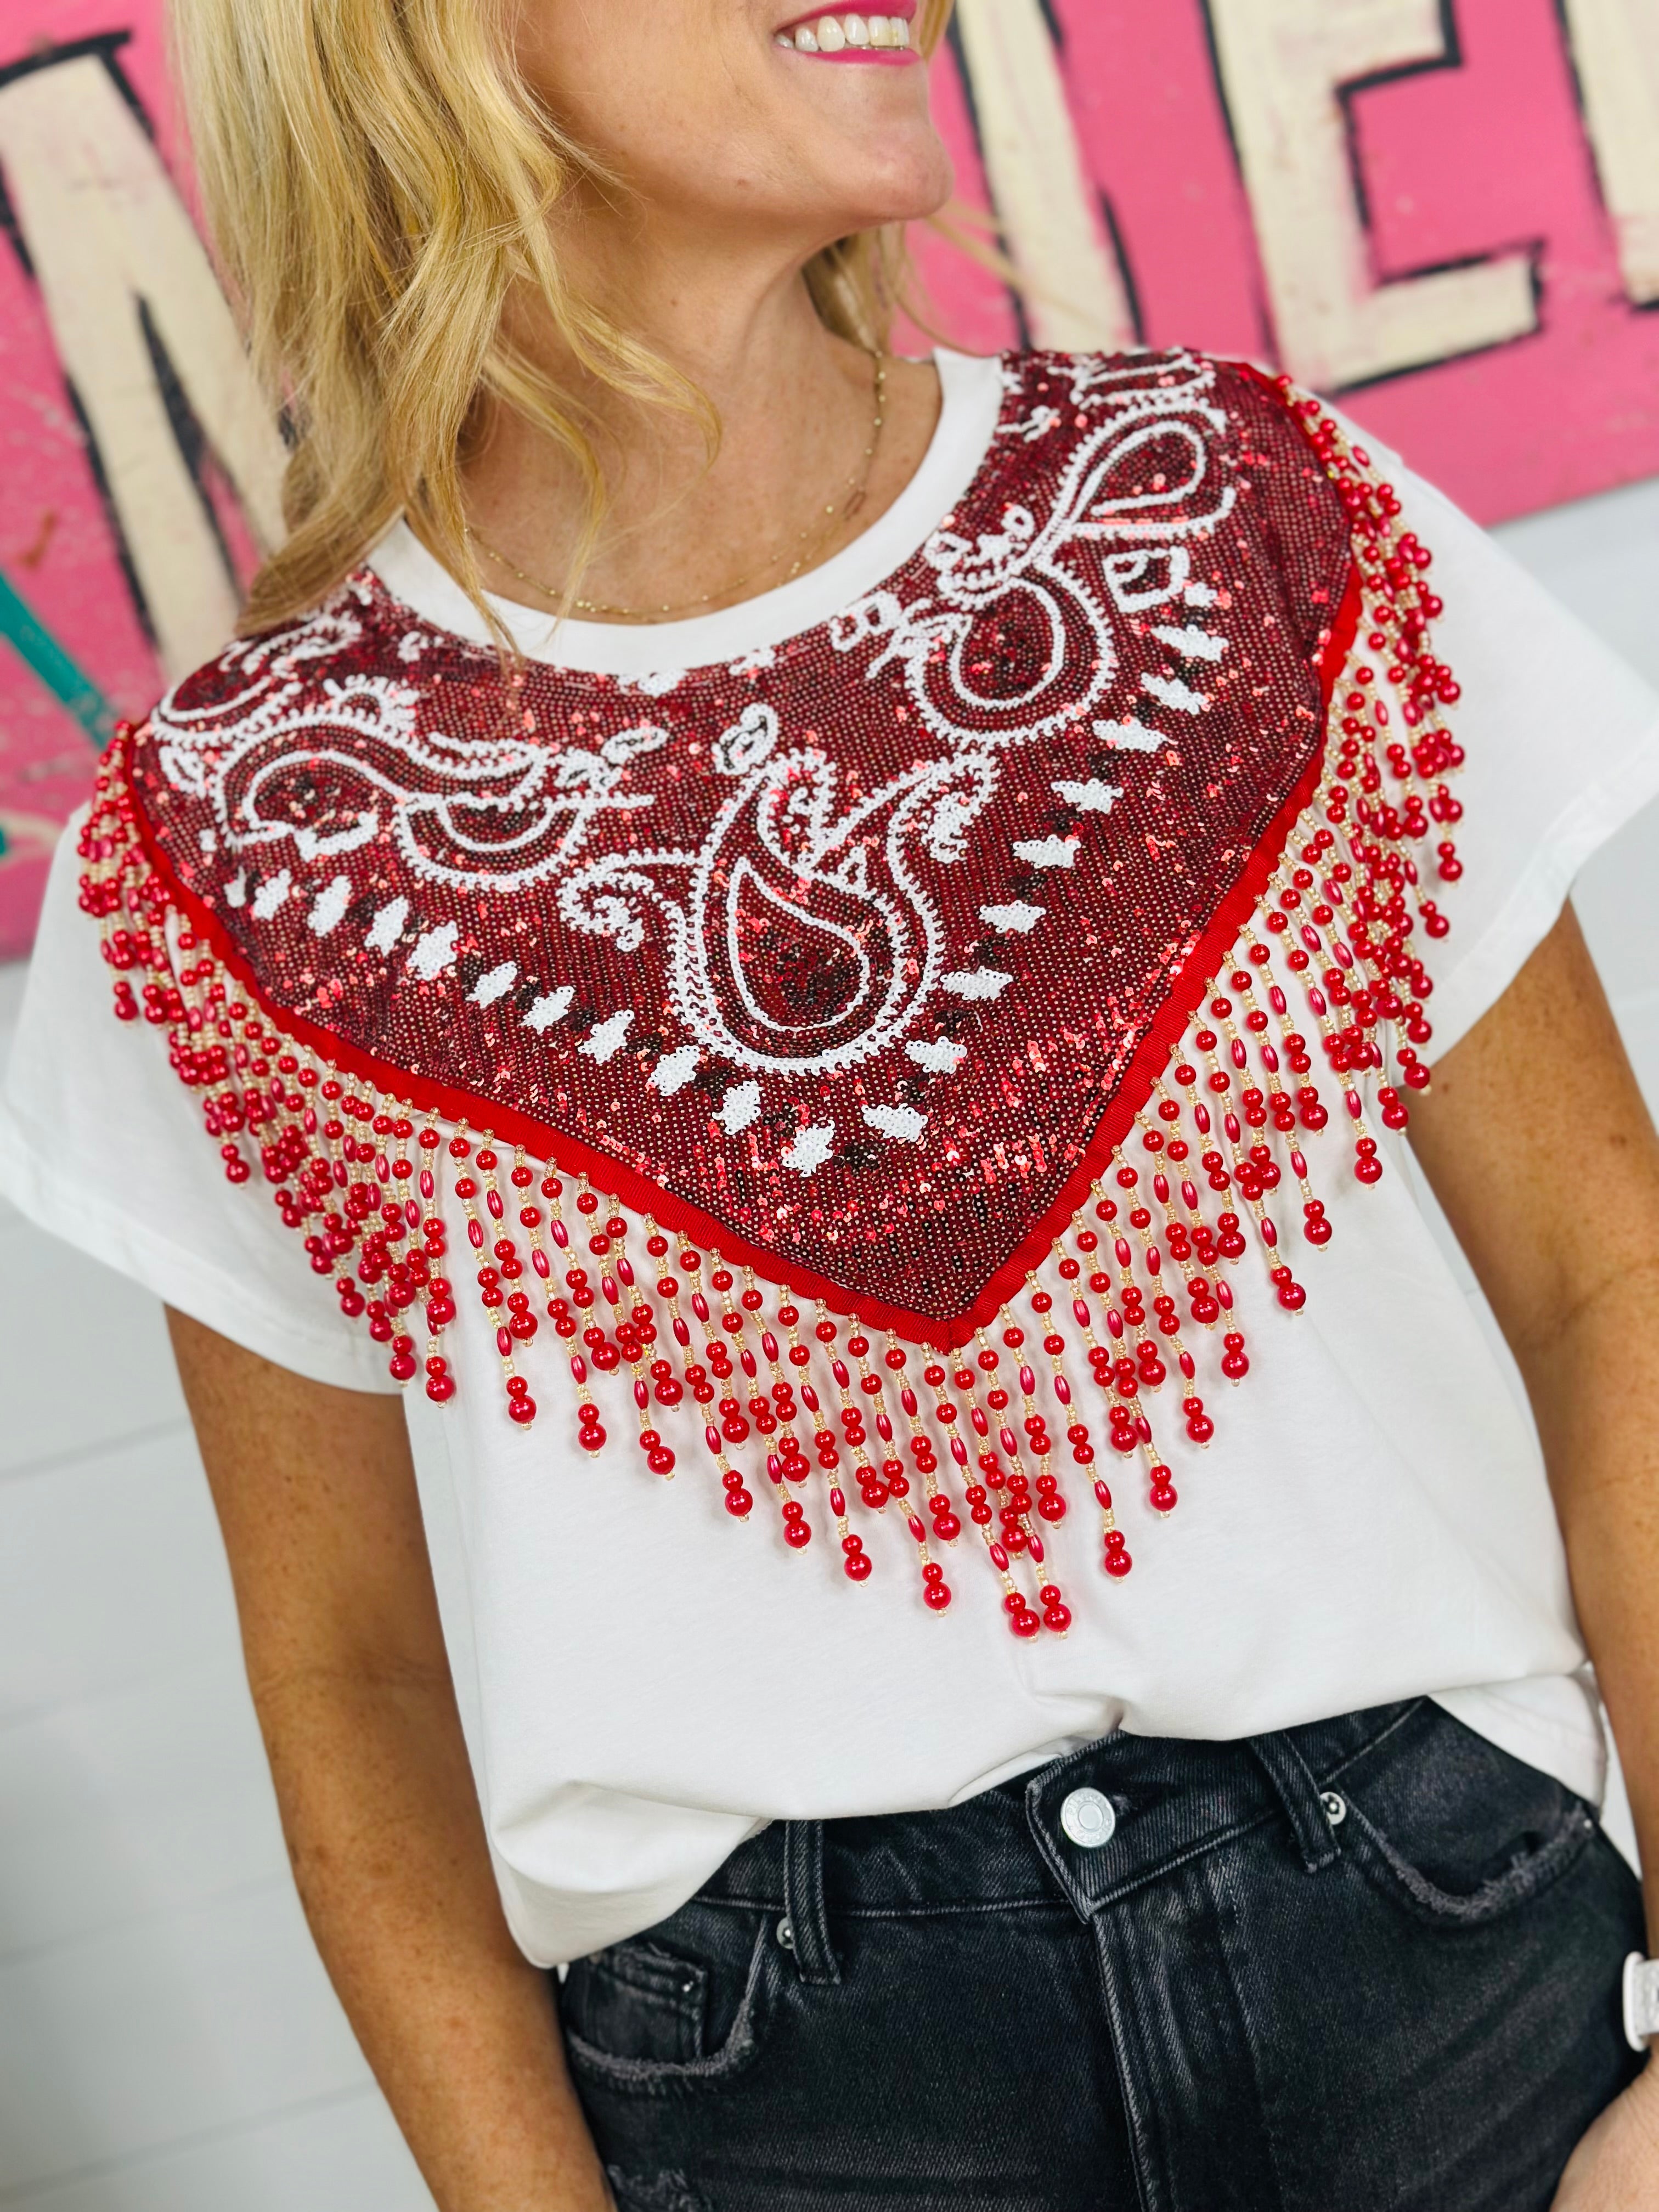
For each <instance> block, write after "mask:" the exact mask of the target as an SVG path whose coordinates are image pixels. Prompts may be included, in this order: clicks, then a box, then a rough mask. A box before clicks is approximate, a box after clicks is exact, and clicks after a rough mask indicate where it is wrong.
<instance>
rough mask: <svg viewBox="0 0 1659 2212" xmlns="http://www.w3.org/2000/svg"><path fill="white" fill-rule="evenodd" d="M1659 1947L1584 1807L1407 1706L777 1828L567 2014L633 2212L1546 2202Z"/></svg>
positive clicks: (1620, 2076)
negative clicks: (1626, 1970)
mask: <svg viewBox="0 0 1659 2212" xmlns="http://www.w3.org/2000/svg"><path fill="white" fill-rule="evenodd" d="M1079 1791H1091V1792H1097V1793H1099V1796H1097V1797H1094V1798H1091V1797H1089V1796H1085V1797H1084V1798H1083V1799H1082V1800H1081V1801H1079V1798H1078V1796H1077V1793H1078V1792H1079ZM1068 1801H1069V1802H1070V1804H1071V1811H1070V1814H1068V1815H1066V1817H1065V1818H1062V1808H1065V1807H1066V1805H1067V1803H1068ZM1102 1801H1105V1802H1102ZM1114 1816H1115V1820H1114ZM1091 1821H1092V1826H1090V1825H1089V1823H1090V1822H1091ZM1068 1827H1069V1828H1070V1829H1071V1830H1072V1831H1073V1833H1076V1834H1080V1835H1082V1836H1085V1837H1086V1838H1090V1840H1088V1841H1084V1842H1079V1841H1074V1840H1073V1839H1072V1835H1071V1834H1068V1832H1067V1830H1068ZM1107 1830H1109V1833H1108V1834H1106V1836H1105V1839H1104V1840H1103V1841H1102V1840H1099V1838H1100V1837H1101V1835H1102V1833H1103V1832H1104V1831H1107ZM1642 1948H1645V1945H1644V1933H1643V1925H1642V1912H1641V1899H1640V1892H1639V1889H1638V1884H1637V1882H1636V1881H1635V1879H1634V1877H1633V1876H1632V1874H1631V1872H1630V1870H1629V1869H1628V1868H1627V1867H1626V1864H1625V1863H1624V1862H1623V1860H1622V1859H1621V1858H1620V1857H1619V1855H1618V1853H1617V1852H1616V1851H1615V1850H1613V1846H1612V1845H1611V1844H1609V1843H1608V1842H1607V1838H1605V1837H1604V1836H1603V1835H1602V1833H1601V1830H1600V1828H1599V1827H1598V1826H1597V1825H1596V1822H1595V1818H1594V1816H1593V1814H1591V1812H1590V1810H1589V1808H1588V1807H1587V1806H1585V1805H1584V1804H1583V1802H1582V1801H1581V1800H1580V1799H1578V1798H1577V1797H1576V1796H1573V1794H1572V1793H1571V1791H1570V1790H1566V1789H1564V1788H1563V1787H1562V1786H1561V1785H1560V1784H1559V1783H1556V1782H1553V1781H1551V1780H1550V1779H1549V1778H1548V1777H1547V1776H1546V1775H1544V1774H1541V1773H1540V1772H1538V1771H1536V1770H1535V1769H1534V1768H1533V1767H1530V1766H1527V1765H1523V1764H1522V1762H1521V1761H1519V1760H1518V1759H1511V1758H1510V1757H1509V1755H1508V1754H1507V1753H1504V1752H1502V1751H1499V1750H1498V1749H1497V1748H1496V1747H1494V1746H1492V1744H1489V1743H1487V1742H1486V1741H1485V1739H1484V1738H1482V1737H1480V1736H1478V1735H1474V1734H1473V1733H1471V1732H1470V1731H1469V1730H1468V1729H1465V1728H1463V1727H1462V1725H1461V1724H1460V1723H1458V1722H1456V1721H1455V1720H1453V1719H1451V1718H1450V1717H1449V1715H1447V1714H1446V1713H1444V1712H1443V1711H1441V1709H1440V1708H1439V1707H1438V1706H1437V1705H1432V1704H1431V1703H1429V1702H1428V1701H1427V1700H1426V1699H1423V1700H1418V1701H1415V1702H1413V1703H1411V1704H1407V1705H1391V1706H1382V1707H1378V1708H1376V1709H1375V1710H1373V1711H1368V1712H1359V1713H1350V1714H1347V1715H1345V1716H1343V1717H1340V1718H1339V1719H1336V1720H1332V1721H1322V1722H1319V1723H1314V1724H1312V1725H1310V1726H1308V1727H1305V1728H1297V1729H1289V1730H1286V1731H1285V1732H1284V1733H1282V1734H1279V1735H1270V1736H1261V1737H1258V1738H1255V1739H1254V1740H1253V1741H1250V1742H1248V1743H1189V1742H1182V1741H1176V1740H1174V1739H1170V1738H1161V1739H1153V1738H1146V1737H1135V1736H1129V1735H1116V1736H1111V1737H1109V1738H1107V1739H1106V1740H1105V1741H1103V1742H1100V1743H1097V1744H1093V1745H1091V1746H1090V1747H1088V1748H1086V1749H1085V1750H1083V1751H1080V1752H1078V1753H1074V1754H1073V1756H1072V1757H1070V1758H1068V1759H1061V1760H1059V1761H1057V1762H1056V1763H1055V1764H1054V1765H1050V1766H1047V1767H1044V1768H1042V1770H1041V1771H1038V1772H1036V1773H1034V1774H1031V1775H1029V1776H1022V1777H1021V1778H1019V1779H1018V1780H1017V1781H1014V1782H1011V1783H1006V1784H1003V1785H1002V1786H1001V1787H1000V1788H999V1789H996V1790H990V1791H987V1793H986V1794H985V1795H983V1796H979V1797H976V1798H974V1799H972V1800H971V1801H970V1802H969V1803H967V1804H965V1805H962V1806H959V1807H957V1808H954V1809H953V1810H951V1811H949V1812H942V1813H919V1814H901V1815H892V1816H889V1817H886V1818H883V1819H875V1820H836V1821H831V1822H828V1823H823V1824H820V1823H818V1822H817V1821H785V1822H779V1823H776V1824H775V1825H774V1826H771V1827H769V1828H768V1829H766V1830H765V1831H764V1832H763V1833H762V1834H760V1835H758V1836H757V1837H755V1838H753V1839H752V1840H751V1841H750V1843H748V1844H744V1846H743V1848H742V1849H741V1850H738V1851H737V1852H735V1853H734V1854H733V1855H732V1857H731V1858H730V1859H728V1860H727V1862H726V1864H725V1865H724V1866H723V1867H722V1868H721V1869H720V1871H719V1873H718V1874H716V1875H715V1876H714V1879H713V1880H712V1881H710V1882H709V1883H708V1885H707V1887H705V1888H704V1889H703V1890H702V1891H701V1892H700V1893H699V1894H698V1895H697V1896H696V1897H695V1898H694V1899H692V1900H691V1902H690V1904H689V1905H684V1907H683V1908H682V1909H681V1910H680V1911H678V1912H676V1913H674V1914H673V1915H672V1916H671V1917H670V1918H669V1919H667V1920H665V1921H663V1922H662V1923H660V1924H659V1926H657V1927H655V1928H653V1929H651V1930H650V1931H649V1932H648V1933H647V1934H646V1935H645V1936H641V1937H639V1938H637V1939H636V1940H635V1941H633V1942H627V1943H619V1944H616V1945H614V1946H612V1948H611V1949H609V1950H607V1951H603V1952H600V1953H599V1954H596V1955H595V1956H594V1957H593V1958H592V1959H586V1960H580V1961H579V1962H578V1963H577V1964H576V1965H574V1966H572V1968H571V1969H570V1972H569V1975H568V1979H567V1981H566V1983H565V1984H564V1986H563V1988H562V1990H561V1992H560V2008H561V2012H562V2018H563V2021H564V2026H565V2039H566V2045H567V2048H568V2051H569V2054H570V2063H571V2067H572V2070H573V2072H574V2077H575V2081H576V2085H577V2087H578V2090H579V2092H580V2096H581V2100H582V2103H583V2106H584V2107H585V2109H586V2113H587V2117H588V2121H589V2124H590V2125H591V2126H592V2130H593V2135H594V2137H595V2139H596V2141H597V2142H598V2143H599V2149H600V2152H601V2154H602V2155H603V2157H604V2159H605V2164H606V2166H607V2167H608V2168H609V2169H610V2172H611V2178H612V2182H613V2185H614V2186H615V2189H616V2191H617V2200H618V2203H619V2204H620V2205H621V2207H622V2208H623V2212H816V2208H818V2207H827V2206H832V2205H833V2206H857V2207H859V2208H860V2212H885V2208H888V2207H895V2208H896V2207H900V2206H902V2207H904V2208H906V2212H934V2208H937V2212H947V2208H948V2212H979V2208H981V2207H992V2206H994V2207H996V2208H998V2212H1038V2208H1042V2212H1095V2208H1099V2212H1118V2208H1120V2207H1122V2208H1125V2212H1339V2208H1343V2207H1352V2208H1353V2212H1407V2208H1409V2212H1534V2208H1535V2212H1545V2208H1547V2205H1548V2204H1549V2202H1550V2198H1551V2196H1552V2193H1553V2189H1554V2186H1555V2184H1556V2182H1557V2180H1558V2179H1559V2175H1560V2172H1561V2169H1562V2167H1563V2166H1564V2165H1565V2162H1566V2160H1567V2157H1568V2155H1569V2154H1570V2153H1571V2149H1572V2147H1573V2145H1574V2143H1575V2142H1577V2139H1578V2137H1579V2136H1580V2135H1582V2134H1583V2130H1584V2129H1585V2128H1586V2127H1587V2126H1588V2125H1589V2123H1590V2121H1591V2120H1592V2119H1594V2118H1595V2115H1596V2113H1597V2112H1600V2111H1601V2108H1602V2106H1604V2105H1606V2104H1607V2102H1608V2100H1610V2099H1611V2098H1612V2097H1613V2096H1614V2095H1616V2093H1618V2092H1619V2090H1620V2089H1621V2088H1622V2087H1624V2086H1625V2084H1626V2082H1627V2081H1629V2080H1630V2079H1631V2077H1632V2074H1633V2073H1634V2072H1635V2071H1636V2070H1637V2068H1638V2064H1639V2063H1640V2062H1639V2061H1638V2059H1637V2058H1636V2057H1635V2056H1634V2055H1633V2054H1632V2052H1631V2051H1630V2050H1629V2049H1628V2048H1627V2047H1626V2044H1625V2040H1624V2036H1623V2033H1622V2029H1621V2027H1620V2013H1619V1976H1620V1965H1621V1962H1622V1960H1623V1958H1624V1955H1625V1954H1626V1952H1627V1951H1630V1950H1632V1949H1642Z"/></svg>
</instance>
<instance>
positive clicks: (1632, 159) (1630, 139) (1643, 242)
mask: <svg viewBox="0 0 1659 2212" xmlns="http://www.w3.org/2000/svg"><path fill="white" fill-rule="evenodd" d="M1565 8H1566V16H1567V28H1568V30H1569V32H1570V33H1571V37H1572V52H1573V59H1574V60H1575V61H1576V62H1577V64H1578V82H1579V85H1580V88H1582V90H1583V99H1584V120H1585V122H1586V123H1587V124H1588V125H1589V135H1590V143H1591V144H1592V145H1593V146H1594V147H1595V166H1596V167H1597V169H1598V170H1599V171H1600V172H1601V191H1602V195H1603V197H1605V198H1606V200H1607V212H1608V214H1609V215H1610V216H1612V217H1613V233H1614V235H1615V236H1616V238H1617V239H1618V241H1619V266H1620V270H1621V272H1622V273H1623V276H1624V279H1625V290H1626V293H1627V294H1628V295H1629V296H1630V297H1631V298H1632V300H1633V301H1635V302H1636V304H1637V306H1638V307H1650V306H1651V305H1652V304H1653V303H1654V302H1655V301H1659V0H1565Z"/></svg>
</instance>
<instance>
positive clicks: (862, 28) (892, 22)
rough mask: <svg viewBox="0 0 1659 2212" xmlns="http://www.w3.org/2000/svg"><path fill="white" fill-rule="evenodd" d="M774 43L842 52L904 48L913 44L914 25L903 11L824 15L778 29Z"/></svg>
mask: <svg viewBox="0 0 1659 2212" xmlns="http://www.w3.org/2000/svg"><path fill="white" fill-rule="evenodd" d="M773 43H774V45H775V46H792V47H793V49H794V51H795V52H797V53H798V54H838V53H841V52H842V51H843V50H844V49H845V48H847V47H848V46H853V47H858V48H862V47H866V46H879V47H882V48H884V49H889V50H893V49H896V50H897V51H900V52H903V51H905V50H906V49H908V46H909V44H910V26H909V24H908V21H906V20H905V18H904V17H903V16H902V15H820V16H819V17H818V19H817V22H816V23H798V24H797V25H796V26H795V28H794V30H793V32H790V31H780V32H778V33H777V34H776V36H775V39H774V40H773Z"/></svg>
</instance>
